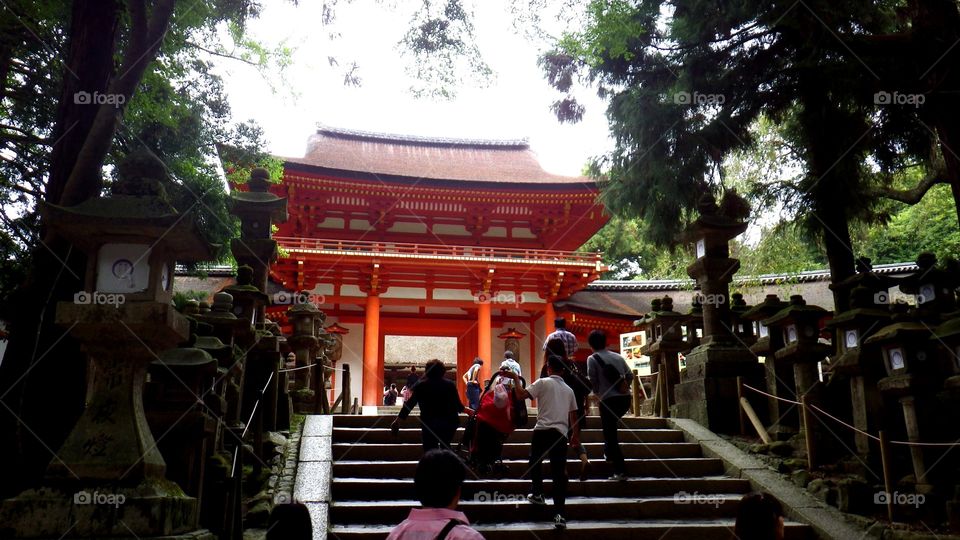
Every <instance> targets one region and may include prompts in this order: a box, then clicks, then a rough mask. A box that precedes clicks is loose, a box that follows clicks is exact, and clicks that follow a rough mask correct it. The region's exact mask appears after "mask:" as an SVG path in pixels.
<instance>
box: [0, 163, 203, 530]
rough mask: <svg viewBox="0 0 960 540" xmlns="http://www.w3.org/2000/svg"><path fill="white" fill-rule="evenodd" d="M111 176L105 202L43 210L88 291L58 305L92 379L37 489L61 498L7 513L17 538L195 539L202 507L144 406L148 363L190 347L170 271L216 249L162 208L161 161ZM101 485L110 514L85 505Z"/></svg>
mask: <svg viewBox="0 0 960 540" xmlns="http://www.w3.org/2000/svg"><path fill="white" fill-rule="evenodd" d="M117 177H118V180H117V182H116V183H115V184H114V185H113V189H112V194H111V195H110V196H109V197H96V198H92V199H88V200H86V201H84V202H82V203H80V204H78V205H76V206H72V207H61V206H56V205H50V204H44V205H43V206H42V208H41V211H42V213H43V215H44V218H45V222H46V223H47V225H48V226H49V227H50V229H51V230H52V231H54V232H55V233H56V234H57V235H59V236H60V237H62V238H64V239H65V240H67V241H69V242H71V243H72V244H73V245H74V246H75V247H76V248H78V249H80V250H82V251H83V252H84V253H85V254H86V255H87V260H88V263H87V270H86V274H85V282H84V285H83V290H82V291H80V292H78V293H77V294H75V295H74V301H73V302H60V303H59V304H58V305H57V312H56V322H57V324H59V325H60V326H63V327H65V328H67V329H68V331H69V332H70V334H71V335H72V336H73V337H74V338H75V339H76V340H77V341H78V342H79V343H80V344H81V347H82V350H83V351H84V353H85V354H86V355H87V357H88V359H89V366H90V368H89V369H88V376H89V380H88V384H87V399H86V407H85V408H84V410H83V413H82V414H81V416H80V418H79V419H78V420H77V423H76V425H75V426H74V428H73V430H72V431H71V432H70V434H69V435H68V436H67V438H66V440H65V441H64V443H63V445H62V446H61V447H60V448H59V450H58V451H57V452H56V454H55V455H56V456H57V457H56V459H54V460H53V461H52V462H51V463H50V465H49V466H48V468H47V473H46V480H45V481H44V483H45V484H47V485H54V486H57V487H56V488H52V489H47V488H41V489H37V490H30V491H28V492H24V493H22V494H21V495H20V496H18V497H16V498H14V499H10V500H7V501H5V502H4V504H3V507H2V511H0V523H4V527H5V528H7V530H8V532H9V533H12V535H13V536H14V537H19V538H30V537H42V538H58V537H61V536H62V535H63V534H64V531H69V532H70V534H71V535H72V536H89V537H108V536H122V537H129V536H134V537H141V538H146V537H152V536H167V537H176V536H177V535H186V534H191V531H195V530H196V528H197V500H196V499H195V498H193V497H188V496H185V495H184V494H183V491H182V490H181V489H180V488H179V487H178V486H176V484H174V483H173V482H171V481H170V480H168V479H167V478H166V477H165V470H166V464H165V463H164V460H163V457H162V456H161V455H160V452H159V450H158V449H157V445H156V442H155V441H154V438H153V434H152V433H151V432H150V429H149V428H148V426H147V419H146V417H145V416H144V409H143V397H142V396H143V387H144V382H145V378H146V373H147V366H148V364H150V362H152V361H153V360H155V359H156V358H157V354H158V353H159V352H161V351H163V350H165V349H169V348H171V347H174V346H176V345H177V344H179V343H182V342H185V341H186V340H187V339H188V338H189V337H190V331H189V330H190V325H189V323H188V321H187V319H186V317H184V316H183V315H181V314H179V313H177V312H176V310H175V309H174V307H173V303H172V297H173V270H174V265H175V264H176V263H177V262H178V261H181V262H186V261H203V260H209V259H212V258H213V250H212V246H211V245H210V244H208V243H207V242H205V241H204V240H203V238H202V236H201V235H200V232H199V230H198V229H197V228H196V226H195V225H194V222H193V220H192V219H190V218H189V217H184V216H183V215H181V214H178V213H177V211H176V210H175V209H174V208H173V206H171V205H170V203H169V202H168V201H167V199H166V196H165V189H164V187H165V184H166V183H167V182H168V179H167V175H166V172H165V169H164V167H163V164H162V163H160V162H159V161H158V160H157V159H156V158H154V157H152V156H150V155H148V154H147V153H146V152H144V153H136V154H132V155H130V156H128V157H127V159H126V160H124V161H123V162H122V163H121V164H120V165H119V166H118V168H117ZM71 360H72V359H71ZM78 384H81V383H80V381H78ZM104 486H109V491H110V493H109V497H112V500H114V501H120V500H121V497H122V504H121V505H117V506H116V507H115V508H111V511H109V512H108V511H103V510H102V508H104V507H103V505H102V504H97V503H99V502H102V501H92V500H88V499H89V498H90V497H93V496H99V495H98V494H103V492H104V491H105V488H104ZM98 490H99V491H98ZM88 502H92V503H94V504H86V503H88Z"/></svg>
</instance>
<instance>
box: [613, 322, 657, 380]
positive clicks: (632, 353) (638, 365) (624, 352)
mask: <svg viewBox="0 0 960 540" xmlns="http://www.w3.org/2000/svg"><path fill="white" fill-rule="evenodd" d="M646 344H647V336H646V334H645V333H644V332H630V333H627V334H620V355H621V356H623V358H624V359H625V360H626V361H627V365H628V366H630V367H631V368H632V369H636V370H637V373H638V374H640V375H649V374H650V357H648V356H644V355H643V354H642V353H641V352H640V348H641V347H643V346H644V345H646Z"/></svg>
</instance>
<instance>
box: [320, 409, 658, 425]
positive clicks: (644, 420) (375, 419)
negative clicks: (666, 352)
mask: <svg viewBox="0 0 960 540" xmlns="http://www.w3.org/2000/svg"><path fill="white" fill-rule="evenodd" d="M411 416H416V411H414V414H413V415H411ZM394 418H396V416H395V415H379V416H373V415H370V416H365V415H359V414H335V415H333V427H335V428H338V427H366V428H369V427H379V428H388V427H390V423H391V422H393V420H394ZM465 421H466V415H460V423H461V424H463V422H465ZM407 422H411V424H410V425H413V424H412V422H414V420H413V419H409V420H407ZM585 422H586V426H585V427H586V428H590V429H600V417H599V416H588V417H586V419H585ZM536 423H537V417H536V415H530V418H529V419H528V421H527V425H526V426H525V427H527V428H533V426H534V425H535V424H536ZM620 424H621V426H622V427H625V428H629V429H666V428H667V427H668V426H667V421H666V419H664V418H655V417H652V416H624V417H623V418H621V419H620Z"/></svg>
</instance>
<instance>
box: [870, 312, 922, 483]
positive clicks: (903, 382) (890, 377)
mask: <svg viewBox="0 0 960 540" xmlns="http://www.w3.org/2000/svg"><path fill="white" fill-rule="evenodd" d="M930 334H931V332H930V326H929V325H928V324H926V323H924V322H921V321H919V320H917V319H916V318H914V317H912V316H910V315H909V314H907V313H905V312H904V311H903V310H902V309H901V310H900V311H899V312H895V313H894V315H893V318H892V320H891V323H890V324H888V325H887V326H884V327H883V328H881V329H880V330H878V331H877V333H875V334H874V335H872V336H870V337H869V338H867V340H866V341H865V344H866V345H870V346H875V347H876V348H878V349H879V350H880V353H881V358H882V362H883V369H884V370H885V372H886V377H884V378H882V379H880V381H879V382H878V383H877V386H878V387H879V389H880V391H881V392H883V393H884V394H885V395H888V396H891V397H894V398H896V399H897V400H898V401H899V402H900V406H901V407H902V408H903V421H904V424H905V427H906V432H907V439H908V440H909V441H910V442H920V440H921V439H920V432H921V419H925V417H926V416H927V413H929V412H930V409H929V405H930V398H931V396H932V394H933V393H934V392H935V391H936V390H937V389H938V387H939V386H940V383H939V378H938V373H937V362H936V358H935V356H934V354H933V344H932V343H931V342H930ZM910 458H911V461H912V462H913V471H914V475H915V479H916V483H917V486H916V489H917V491H918V492H928V491H929V489H930V485H929V483H928V481H927V477H926V476H927V472H926V465H925V464H924V456H923V449H922V448H920V447H917V446H911V447H910Z"/></svg>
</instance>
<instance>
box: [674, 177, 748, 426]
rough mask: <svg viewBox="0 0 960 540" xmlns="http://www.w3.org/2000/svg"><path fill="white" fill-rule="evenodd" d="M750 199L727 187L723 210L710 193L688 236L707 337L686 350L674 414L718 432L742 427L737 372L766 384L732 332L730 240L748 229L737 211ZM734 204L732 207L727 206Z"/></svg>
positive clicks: (733, 264) (733, 261) (735, 267)
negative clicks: (687, 352)
mask: <svg viewBox="0 0 960 540" xmlns="http://www.w3.org/2000/svg"><path fill="white" fill-rule="evenodd" d="M744 204H745V202H744V201H743V200H742V199H740V198H739V197H738V196H737V195H735V194H733V193H732V192H728V193H727V195H726V197H725V198H724V205H723V206H724V210H725V211H727V212H726V213H725V212H721V209H720V207H719V206H718V205H717V202H716V200H715V199H714V197H713V195H712V194H710V193H707V194H705V195H704V196H703V197H701V199H700V201H699V203H698V207H699V208H698V209H699V213H700V217H699V218H698V219H697V220H696V221H695V222H694V223H693V224H692V225H691V226H690V227H689V228H688V230H687V232H686V235H685V236H686V239H687V240H688V241H690V242H691V243H692V244H694V246H695V250H696V257H697V258H696V260H695V261H694V262H693V263H692V264H691V265H690V266H688V267H687V274H688V275H689V276H690V277H691V278H693V279H695V280H696V282H697V285H698V286H699V288H700V297H701V302H702V304H703V338H702V339H701V340H700V344H699V345H698V346H697V347H695V348H694V349H693V350H692V351H690V353H689V354H687V355H686V366H687V369H686V371H685V372H684V375H683V378H682V379H681V382H680V384H678V385H677V386H676V389H675V394H676V395H675V397H676V401H677V402H676V405H674V412H673V414H674V415H675V416H681V417H685V418H690V419H693V420H695V421H697V422H699V423H700V424H701V425H704V426H707V427H708V428H709V429H711V430H713V431H719V432H727V433H732V432H734V431H736V430H738V429H739V425H740V422H739V416H738V414H737V413H736V411H737V409H738V407H739V397H738V393H737V377H743V378H744V379H745V380H746V381H748V382H750V383H753V384H755V385H756V384H761V383H760V382H758V381H760V378H761V377H762V376H763V371H762V369H761V367H760V365H759V363H758V362H757V359H756V357H755V356H754V355H752V354H750V351H748V350H747V348H746V347H745V346H744V345H743V343H741V342H739V341H738V340H737V339H736V338H735V337H734V336H733V335H731V333H730V302H729V286H730V282H731V281H732V280H733V276H734V274H735V273H736V272H737V270H738V269H739V268H740V261H738V260H737V259H734V258H731V257H730V240H732V239H734V238H735V237H737V236H738V235H740V234H741V233H743V231H745V230H746V229H747V224H746V223H745V222H743V221H741V220H740V219H739V214H741V212H737V211H733V210H736V209H739V208H740V207H742V206H743V205H744ZM727 209H731V210H727Z"/></svg>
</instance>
